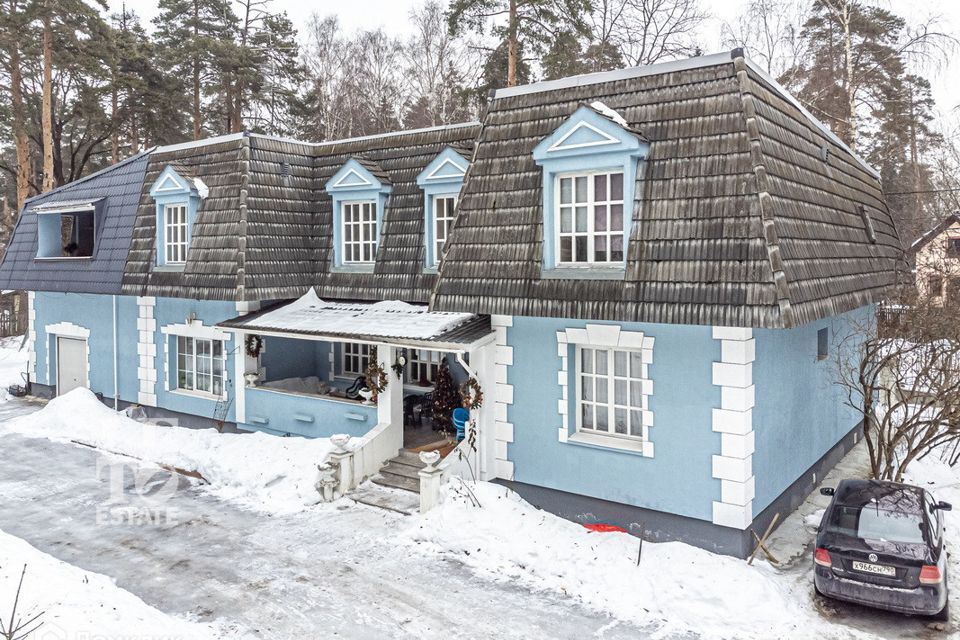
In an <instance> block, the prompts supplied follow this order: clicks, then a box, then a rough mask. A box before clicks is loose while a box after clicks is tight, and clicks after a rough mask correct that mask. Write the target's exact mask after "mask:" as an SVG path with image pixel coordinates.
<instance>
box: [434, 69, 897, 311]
mask: <svg viewBox="0 0 960 640" xmlns="http://www.w3.org/2000/svg"><path fill="white" fill-rule="evenodd" d="M594 101H601V102H603V103H604V104H605V105H606V106H608V107H610V108H611V109H614V110H616V111H617V112H618V113H620V114H621V115H623V117H624V118H625V119H626V120H627V122H628V124H629V126H630V127H631V128H635V129H637V130H640V131H642V132H643V134H644V136H645V137H646V138H647V139H648V140H650V143H651V145H650V153H649V157H648V159H647V162H646V169H645V173H644V175H642V176H641V177H640V180H639V183H638V189H637V201H636V202H635V205H634V212H633V221H634V224H633V230H632V233H631V238H630V240H629V249H628V260H627V268H626V272H625V277H624V279H623V280H573V279H550V278H542V277H541V264H542V255H543V247H542V234H543V227H542V217H543V212H542V206H541V197H542V194H541V190H542V189H541V171H540V169H539V168H538V167H537V166H536V164H535V163H534V161H533V157H532V155H531V153H532V150H533V148H534V147H535V146H536V144H537V143H538V142H540V140H542V139H543V138H544V137H545V136H547V135H549V134H550V133H551V132H553V131H554V129H556V127H558V126H559V125H560V124H561V123H562V122H563V121H564V120H565V119H566V118H567V117H569V116H570V115H571V114H572V113H573V112H574V111H575V110H576V109H577V107H578V106H580V105H581V104H583V103H586V104H590V103H592V102H594ZM477 145H478V146H477V154H476V158H475V160H474V163H473V165H472V166H471V168H470V176H469V179H468V181H467V184H466V186H465V188H464V191H463V192H462V193H461V199H460V203H459V214H458V220H457V226H456V228H455V230H454V232H453V234H452V236H451V240H450V241H449V242H448V243H447V246H446V248H445V252H444V253H445V255H444V257H443V262H442V265H441V274H442V276H441V278H440V281H439V282H438V284H437V286H436V288H435V291H434V295H433V297H432V306H433V308H435V309H436V310H441V311H454V310H456V311H469V312H473V313H487V314H506V315H528V316H552V317H568V318H594V319H607V320H619V321H641V322H666V323H684V324H706V325H725V326H753V327H790V326H795V325H800V324H803V323H806V322H810V321H812V320H815V319H818V318H823V317H827V316H830V315H834V314H837V313H840V312H843V311H846V310H849V309H853V308H856V307H859V306H862V305H864V304H867V303H870V302H873V301H875V300H877V299H878V298H879V296H880V295H881V294H882V292H883V290H884V289H885V287H887V286H889V285H891V284H893V282H894V281H895V264H896V262H897V261H898V259H899V258H900V257H901V256H902V251H901V248H900V243H899V239H898V237H897V233H896V230H895V229H894V226H893V221H892V219H891V217H890V214H889V212H888V210H887V207H886V205H885V203H884V201H883V197H882V193H881V189H880V183H879V180H878V178H877V177H876V174H875V172H873V171H872V170H871V169H870V168H869V167H867V166H866V165H865V164H864V163H863V162H862V161H861V160H860V159H859V158H857V157H856V156H854V155H853V154H852V153H851V152H850V151H849V150H848V149H847V148H846V147H845V146H843V145H842V143H840V142H839V141H838V140H837V138H836V136H834V135H833V134H831V133H829V131H827V130H826V128H825V127H824V126H823V125H822V124H820V123H818V122H816V121H815V120H813V119H812V117H811V116H809V114H808V113H806V112H805V111H804V110H803V109H802V107H800V105H799V103H797V102H796V101H795V100H794V99H793V98H791V97H789V95H787V94H786V93H785V92H784V91H783V90H782V89H780V88H779V87H778V86H776V84H775V83H774V82H773V81H772V80H769V79H768V78H766V77H764V76H763V74H762V72H760V71H759V70H758V69H756V68H755V67H754V66H753V65H751V64H750V63H749V62H748V61H746V60H745V59H744V58H743V57H741V55H740V54H739V52H734V53H733V54H718V55H715V56H706V57H703V58H697V59H691V60H686V61H678V62H675V63H665V64H662V65H653V66H651V67H646V68H637V69H628V70H623V71H620V72H608V73H602V74H595V75H592V76H582V77H577V78H571V79H566V80H560V81H555V82H546V83H541V84H540V85H532V86H531V87H517V88H512V89H507V90H501V91H498V93H497V96H496V97H495V98H494V100H492V101H491V103H490V105H489V109H488V111H487V114H486V117H485V119H484V122H483V126H482V129H481V131H480V134H479V137H478V141H477ZM822 148H827V149H828V150H829V153H828V154H827V159H826V161H824V160H822V159H821V149H822ZM860 206H863V207H864V208H865V212H866V214H867V215H869V216H870V217H871V220H872V221H873V226H874V228H875V230H876V236H877V239H876V242H875V243H874V242H871V241H870V239H869V237H868V234H867V231H866V229H865V226H864V219H863V217H862V216H861V213H860V209H859V207H860Z"/></svg>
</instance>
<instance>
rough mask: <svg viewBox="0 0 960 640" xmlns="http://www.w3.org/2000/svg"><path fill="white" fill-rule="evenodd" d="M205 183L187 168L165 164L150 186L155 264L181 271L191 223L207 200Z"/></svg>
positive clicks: (188, 244)
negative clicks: (154, 221) (155, 246)
mask: <svg viewBox="0 0 960 640" xmlns="http://www.w3.org/2000/svg"><path fill="white" fill-rule="evenodd" d="M207 194H208V189H207V185H206V184H204V182H203V181H202V180H201V179H200V178H197V177H195V176H193V175H191V174H190V171H189V169H188V168H186V167H183V166H180V165H167V167H166V168H164V170H163V171H162V172H161V173H160V176H159V177H158V178H157V179H156V180H155V181H154V183H153V185H152V186H151V187H150V196H151V197H152V198H153V200H154V203H155V205H156V216H157V217H156V229H157V236H156V243H157V250H156V254H157V259H156V265H157V267H160V268H168V269H182V268H183V266H184V265H185V264H186V262H187V256H188V254H189V250H190V240H191V236H192V229H193V223H194V220H195V219H196V217H197V211H198V209H199V207H200V202H201V200H203V199H204V198H206V197H207Z"/></svg>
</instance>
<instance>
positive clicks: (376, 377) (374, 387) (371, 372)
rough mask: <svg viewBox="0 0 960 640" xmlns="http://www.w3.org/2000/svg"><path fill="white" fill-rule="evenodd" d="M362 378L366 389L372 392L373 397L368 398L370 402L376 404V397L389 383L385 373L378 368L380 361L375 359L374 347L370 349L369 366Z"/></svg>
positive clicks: (375, 350)
mask: <svg viewBox="0 0 960 640" xmlns="http://www.w3.org/2000/svg"><path fill="white" fill-rule="evenodd" d="M363 378H364V381H365V382H366V384H367V388H368V389H370V391H372V392H373V395H372V396H370V401H371V402H376V401H377V396H379V395H380V394H381V393H383V391H384V389H386V388H387V383H388V382H389V380H388V379H387V372H386V371H384V369H383V367H382V366H380V361H379V359H378V358H377V348H376V347H373V348H372V349H370V364H368V365H367V369H366V371H364V372H363Z"/></svg>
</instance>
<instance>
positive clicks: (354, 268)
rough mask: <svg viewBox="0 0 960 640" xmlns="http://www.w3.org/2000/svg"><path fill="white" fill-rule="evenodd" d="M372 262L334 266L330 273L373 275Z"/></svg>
mask: <svg viewBox="0 0 960 640" xmlns="http://www.w3.org/2000/svg"><path fill="white" fill-rule="evenodd" d="M373 267H374V263H373V262H357V263H352V264H341V265H334V266H333V267H331V269H330V271H331V272H332V273H373Z"/></svg>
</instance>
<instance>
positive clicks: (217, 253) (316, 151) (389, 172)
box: [123, 123, 479, 302]
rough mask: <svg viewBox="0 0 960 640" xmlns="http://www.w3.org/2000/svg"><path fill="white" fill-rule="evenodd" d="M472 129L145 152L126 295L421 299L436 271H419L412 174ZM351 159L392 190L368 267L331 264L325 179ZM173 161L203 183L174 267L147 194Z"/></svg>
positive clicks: (246, 141)
mask: <svg viewBox="0 0 960 640" xmlns="http://www.w3.org/2000/svg"><path fill="white" fill-rule="evenodd" d="M478 130H479V124H476V123H469V124H465V125H453V126H447V127H436V128H431V129H421V130H415V131H407V132H397V133H390V134H383V135H378V136H367V137H363V138H355V139H351V140H342V141H335V142H329V143H319V144H307V143H302V142H296V141H292V140H284V139H278V138H272V137H267V136H260V135H254V134H250V135H234V136H226V137H223V138H220V139H213V140H212V141H210V142H209V143H207V144H203V143H188V144H183V145H174V146H173V147H170V148H161V149H159V150H158V151H157V152H156V153H154V154H153V155H152V156H151V158H150V166H149V169H148V171H147V176H146V179H145V181H144V185H143V189H142V194H141V199H140V210H139V214H138V220H137V230H136V235H135V238H134V242H133V245H132V248H131V251H130V259H129V260H128V263H127V269H126V274H125V276H124V281H123V284H124V286H123V291H124V293H126V294H131V295H161V296H175V297H185V298H199V299H215V300H248V301H260V300H279V299H288V298H295V297H299V296H300V295H302V294H303V293H304V292H305V291H306V290H307V289H308V288H309V287H310V286H314V287H315V289H316V291H317V294H318V295H320V296H321V297H324V298H330V299H354V300H385V299H399V300H404V301H406V302H427V301H428V299H429V296H430V291H431V290H432V288H433V286H434V283H435V281H436V274H435V273H432V272H429V271H425V270H424V268H423V262H424V246H423V237H424V235H423V231H424V230H423V192H422V191H421V190H420V188H419V187H418V186H417V184H416V177H417V174H419V173H420V172H421V171H422V170H423V169H424V168H425V167H426V166H427V164H429V163H430V161H431V160H433V159H434V157H436V155H437V154H438V153H440V151H442V150H443V149H444V148H445V147H447V146H453V147H454V148H457V149H464V150H466V149H472V147H473V141H474V139H475V138H476V135H477V132H478ZM462 152H463V153H466V151H462ZM350 158H355V159H357V161H359V162H361V163H363V164H364V166H365V167H367V168H369V169H370V170H371V172H374V173H375V175H378V176H379V175H382V176H384V178H385V179H386V180H388V181H389V182H390V184H392V187H393V190H392V192H391V194H390V196H389V198H388V201H387V208H386V211H385V213H384V222H383V229H382V232H381V236H380V245H379V249H378V251H377V261H376V263H375V265H374V269H373V272H372V273H357V272H352V271H351V272H347V271H335V270H332V269H331V266H332V265H331V262H332V260H331V259H332V250H333V247H332V244H333V233H332V226H333V207H332V199H331V197H330V195H329V194H327V192H326V190H325V189H324V185H325V184H326V182H327V181H328V180H329V179H330V178H331V177H332V176H333V174H334V173H336V171H337V170H338V169H340V167H341V166H343V164H344V163H345V162H346V161H347V160H349V159H350ZM174 162H176V163H178V165H183V166H185V167H187V168H188V169H186V170H188V171H191V172H192V173H193V174H194V175H195V176H196V177H198V178H200V179H202V180H203V182H204V183H205V184H206V185H207V186H208V188H209V197H208V198H206V199H205V200H203V201H202V203H201V205H200V209H199V211H198V215H197V220H196V222H195V224H194V228H193V239H192V241H191V247H190V251H189V254H188V257H187V264H186V265H185V267H184V269H183V271H182V272H175V271H173V272H171V271H163V270H157V269H154V268H153V264H154V263H155V257H154V251H155V247H154V244H155V237H156V232H155V215H154V207H153V201H152V199H151V198H150V195H149V193H148V192H149V188H150V185H151V184H152V183H153V181H154V180H155V179H156V178H157V176H158V175H159V174H160V172H161V171H162V170H163V168H164V167H165V166H166V165H168V164H170V163H174Z"/></svg>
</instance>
